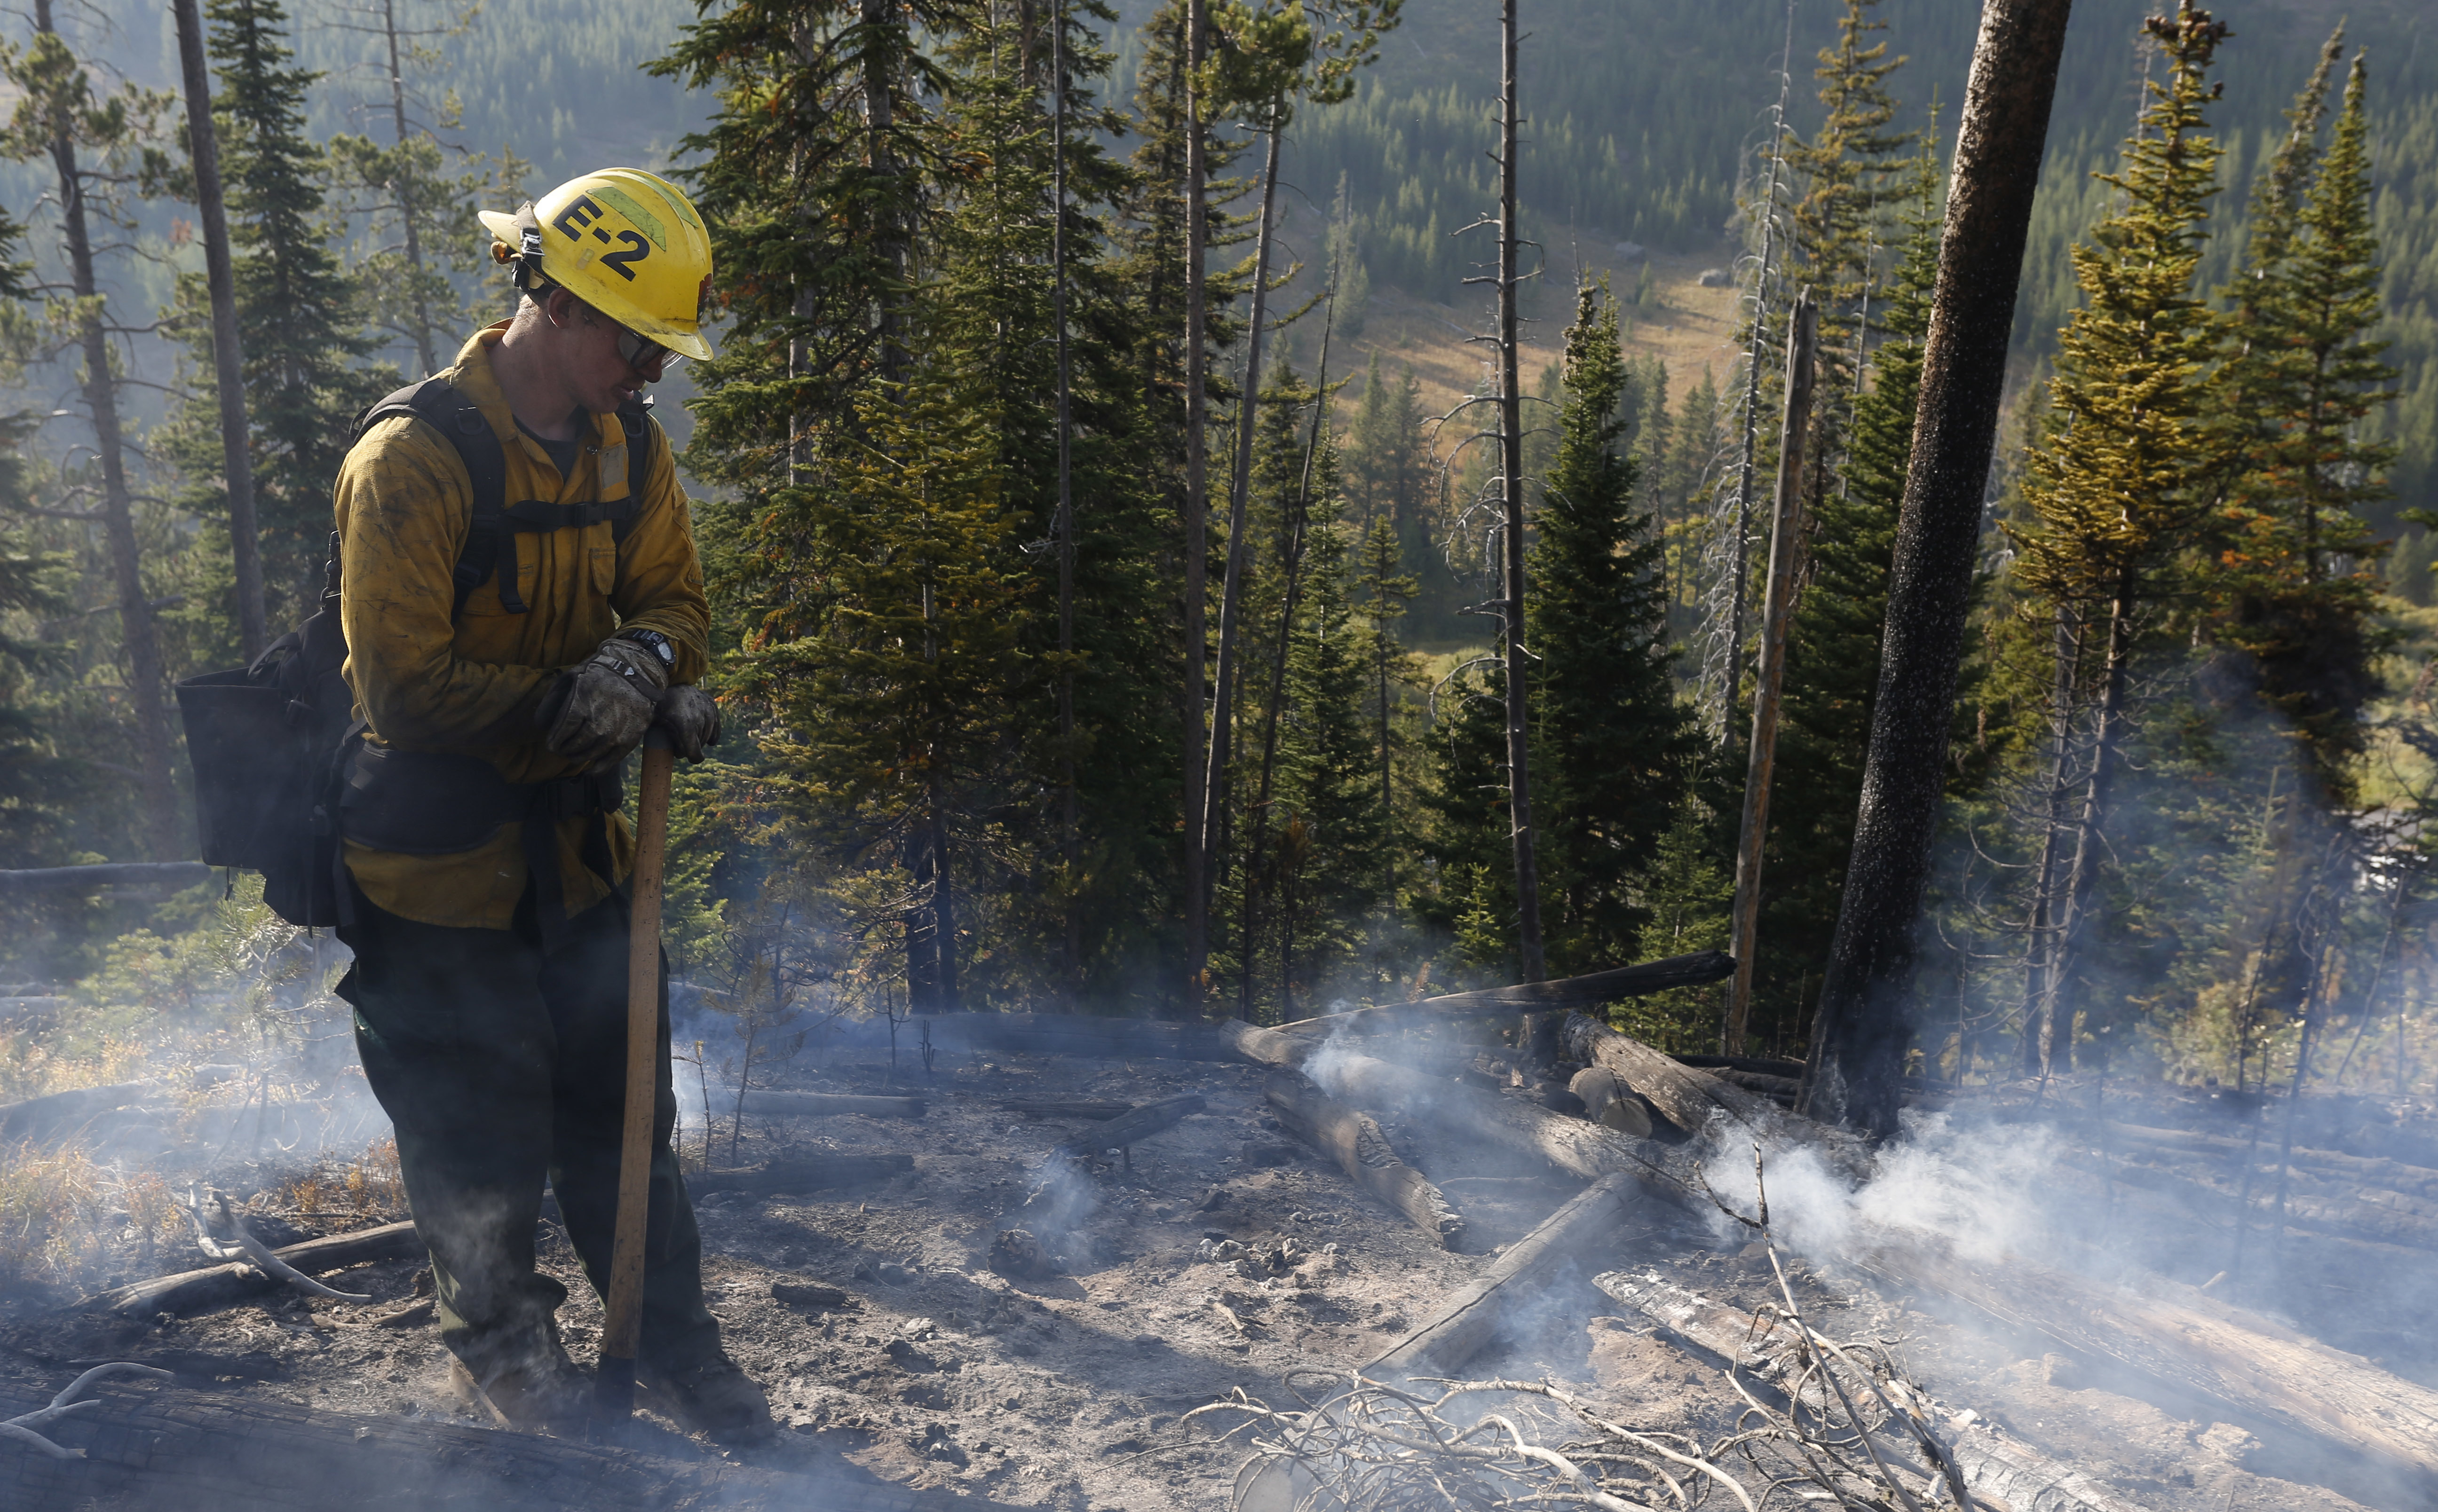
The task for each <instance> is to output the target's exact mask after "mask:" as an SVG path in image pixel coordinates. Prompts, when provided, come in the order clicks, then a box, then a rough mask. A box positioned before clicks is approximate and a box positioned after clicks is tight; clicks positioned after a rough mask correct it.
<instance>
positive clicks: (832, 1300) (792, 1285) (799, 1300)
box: [770, 1281, 855, 1308]
mask: <svg viewBox="0 0 2438 1512" xmlns="http://www.w3.org/2000/svg"><path fill="white" fill-rule="evenodd" d="M770 1300H771V1301H773V1302H783V1303H785V1304H786V1305H787V1306H788V1307H791V1308H849V1307H853V1306H855V1298H854V1297H852V1296H850V1295H848V1294H847V1293H846V1292H842V1291H840V1290H839V1289H838V1288H837V1287H834V1286H821V1285H820V1284H818V1283H815V1282H811V1281H773V1282H771V1283H770Z"/></svg>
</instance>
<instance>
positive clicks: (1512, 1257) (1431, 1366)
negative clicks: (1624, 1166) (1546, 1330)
mask: <svg viewBox="0 0 2438 1512" xmlns="http://www.w3.org/2000/svg"><path fill="white" fill-rule="evenodd" d="M1641 1195H1642V1194H1641V1190H1640V1188H1639V1187H1637V1186H1636V1184H1635V1182H1634V1178H1633V1177H1631V1176H1629V1175H1626V1174H1624V1173H1622V1172H1620V1173H1618V1174H1617V1175H1613V1176H1603V1177H1601V1178H1600V1179H1599V1181H1596V1182H1594V1183H1592V1185H1591V1186H1590V1187H1586V1188H1585V1189H1584V1190H1583V1191H1582V1193H1581V1195H1580V1196H1578V1197H1576V1198H1575V1199H1574V1200H1573V1201H1572V1202H1570V1203H1568V1204H1566V1205H1564V1207H1561V1208H1559V1209H1558V1210H1557V1211H1556V1212H1554V1213H1552V1214H1550V1215H1549V1216H1548V1217H1547V1218H1546V1219H1544V1220H1543V1221H1542V1222H1541V1224H1540V1226H1539V1227H1537V1228H1535V1229H1533V1230H1532V1232H1530V1233H1529V1234H1527V1235H1525V1236H1524V1237H1523V1238H1522V1239H1517V1240H1516V1241H1515V1242H1514V1243H1513V1244H1512V1245H1510V1246H1509V1247H1508V1250H1507V1253H1505V1254H1504V1255H1501V1256H1499V1257H1498V1258H1497V1259H1495V1260H1493V1261H1492V1262H1491V1264H1490V1265H1489V1266H1488V1267H1487V1268H1486V1269H1484V1270H1483V1271H1482V1273H1481V1274H1480V1275H1477V1276H1475V1278H1474V1279H1473V1280H1472V1282H1470V1283H1469V1284H1468V1285H1466V1286H1465V1287H1464V1288H1463V1289H1462V1290H1461V1291H1459V1292H1457V1293H1456V1295H1454V1296H1452V1297H1450V1298H1449V1299H1448V1300H1447V1302H1446V1303H1445V1304H1444V1305H1443V1306H1441V1307H1440V1310H1438V1311H1437V1312H1434V1313H1433V1314H1431V1316H1430V1317H1428V1318H1425V1319H1424V1320H1422V1323H1421V1324H1420V1325H1418V1326H1416V1327H1414V1328H1412V1329H1411V1330H1410V1331H1408V1332H1407V1333H1406V1334H1405V1337H1404V1338H1402V1339H1400V1340H1398V1341H1397V1342H1396V1343H1395V1344H1393V1345H1389V1346H1388V1347H1387V1349H1385V1350H1383V1351H1382V1352H1381V1353H1379V1354H1378V1355H1376V1356H1374V1357H1373V1358H1372V1359H1370V1360H1369V1361H1368V1362H1367V1363H1365V1364H1364V1366H1363V1374H1365V1375H1367V1376H1375V1377H1383V1376H1385V1377H1388V1378H1391V1379H1393V1378H1395V1377H1399V1376H1421V1375H1448V1374H1453V1373H1454V1372H1456V1371H1458V1370H1459V1369H1461V1368H1462V1367H1463V1365H1464V1363H1465V1362H1466V1361H1468V1360H1471V1359H1472V1358H1473V1357H1474V1356H1475V1355H1477V1354H1479V1353H1480V1352H1481V1351H1482V1350H1483V1349H1485V1348H1487V1347H1489V1345H1492V1344H1493V1343H1495V1342H1496V1341H1497V1338H1498V1336H1499V1333H1500V1331H1501V1329H1502V1327H1503V1325H1504V1323H1505V1321H1506V1315H1507V1310H1508V1308H1509V1307H1510V1305H1511V1304H1512V1303H1514V1302H1515V1301H1517V1300H1518V1299H1527V1300H1528V1299H1533V1298H1537V1297H1538V1296H1539V1295H1540V1294H1541V1292H1542V1291H1543V1290H1544V1289H1545V1288H1546V1287H1547V1285H1548V1284H1549V1283H1550V1282H1551V1281H1552V1280H1553V1279H1555V1278H1556V1276H1557V1275H1559V1273H1560V1272H1561V1271H1562V1270H1563V1269H1564V1267H1565V1266H1566V1265H1567V1263H1569V1262H1570V1261H1588V1262H1589V1263H1587V1264H1586V1265H1585V1269H1586V1270H1587V1271H1588V1270H1599V1269H1600V1268H1602V1262H1603V1261H1604V1260H1606V1259H1608V1258H1610V1257H1613V1256H1614V1255H1615V1252H1616V1250H1617V1247H1618V1245H1619V1244H1620V1243H1621V1242H1622V1240H1623V1239H1624V1226H1625V1221H1626V1216H1627V1214H1628V1212H1629V1211H1630V1210H1631V1209H1632V1208H1633V1207H1634V1204H1636V1203H1637V1202H1639V1201H1640V1200H1641Z"/></svg>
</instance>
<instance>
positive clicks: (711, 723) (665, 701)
mask: <svg viewBox="0 0 2438 1512" xmlns="http://www.w3.org/2000/svg"><path fill="white" fill-rule="evenodd" d="M653 723H654V724H656V725H658V726H660V727H661V729H662V730H667V731H668V735H669V744H670V745H671V746H673V747H676V748H677V753H678V754H679V755H680V756H682V757H684V758H685V759H686V760H688V761H690V762H698V761H700V760H702V752H703V747H706V746H716V745H718V744H719V705H718V704H717V703H715V702H714V701H713V699H712V696H711V694H707V693H705V692H703V691H702V690H701V689H700V688H698V687H696V686H695V685H694V684H692V683H681V684H680V685H679V686H677V687H675V688H671V689H670V690H669V691H668V692H667V693H665V694H662V695H661V712H660V717H659V718H658V719H655V720H654V721H653Z"/></svg>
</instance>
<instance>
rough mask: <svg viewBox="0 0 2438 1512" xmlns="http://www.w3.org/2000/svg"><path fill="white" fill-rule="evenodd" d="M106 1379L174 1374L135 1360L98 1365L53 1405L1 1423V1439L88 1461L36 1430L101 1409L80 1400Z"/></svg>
mask: <svg viewBox="0 0 2438 1512" xmlns="http://www.w3.org/2000/svg"><path fill="white" fill-rule="evenodd" d="M105 1376H151V1377H153V1378H155V1379H157V1380H169V1379H170V1372H168V1371H167V1370H156V1369H154V1368H153V1367H152V1366H150V1365H139V1364H137V1363H135V1362H133V1361H132V1360H114V1361H111V1362H110V1363H107V1364H99V1365H96V1366H94V1367H93V1368H92V1369H91V1370H88V1371H86V1372H85V1373H84V1374H83V1375H81V1376H79V1377H77V1379H76V1380H72V1381H69V1382H68V1383H67V1385H66V1386H65V1387H63V1388H62V1390H61V1392H60V1394H59V1395H58V1396H56V1397H53V1398H51V1402H50V1405H49V1406H47V1407H38V1408H36V1409H35V1410H34V1411H32V1412H30V1413H20V1414H18V1415H16V1416H14V1417H11V1418H9V1419H8V1420H7V1421H6V1422H0V1439H9V1440H13V1441H15V1442H17V1443H20V1444H23V1445H25V1446H26V1448H27V1449H31V1450H38V1451H40V1452H42V1453H44V1454H47V1455H49V1456H50V1457H51V1458H53V1459H56V1460H80V1459H82V1458H84V1450H80V1449H62V1448H61V1447H60V1446H59V1445H57V1444H54V1443H52V1442H51V1441H50V1440H49V1439H47V1438H44V1436H43V1435H42V1434H40V1433H35V1432H34V1430H35V1429H37V1428H41V1427H44V1426H45V1425H46V1424H49V1423H53V1422H56V1421H58V1420H59V1419H60V1418H62V1417H65V1416H66V1415H69V1414H70V1413H73V1412H79V1411H81V1410H82V1409H84V1408H87V1407H98V1406H100V1405H101V1403H100V1402H98V1401H79V1400H78V1399H77V1398H79V1397H81V1396H83V1395H84V1390H85V1388H86V1387H87V1386H90V1385H92V1384H93V1383H94V1382H95V1381H97V1380H101V1379H102V1378H103V1377H105Z"/></svg>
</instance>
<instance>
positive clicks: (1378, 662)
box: [1354, 519, 1421, 903]
mask: <svg viewBox="0 0 2438 1512" xmlns="http://www.w3.org/2000/svg"><path fill="white" fill-rule="evenodd" d="M1404 565H1405V558H1404V555H1403V554H1402V553H1400V552H1399V551H1398V549H1397V528H1396V525H1395V524H1394V523H1393V522H1392V521H1390V520H1387V519H1374V520H1372V522H1371V528H1370V530H1369V532H1367V533H1366V534H1365V535H1364V536H1363V540H1362V546H1361V548H1360V551H1359V553H1358V554H1357V555H1356V558H1355V577H1354V586H1355V588H1356V589H1358V590H1360V591H1361V593H1362V595H1363V616H1364V618H1365V619H1366V620H1368V621H1369V622H1370V642H1371V648H1370V663H1371V691H1370V698H1371V718H1372V722H1373V723H1372V730H1373V736H1374V744H1375V745H1376V747H1377V749H1378V762H1379V767H1378V770H1379V778H1380V788H1379V800H1380V801H1379V809H1380V870H1381V876H1380V893H1381V896H1383V897H1384V898H1387V899H1388V900H1389V901H1390V902H1392V903H1393V902H1394V901H1395V900H1396V897H1397V856H1398V847H1399V846H1400V845H1401V844H1402V843H1403V842H1402V841H1401V840H1400V838H1399V827H1398V823H1397V818H1398V802H1397V784H1396V769H1397V762H1398V758H1399V757H1400V756H1401V755H1403V754H1404V751H1403V748H1402V739H1401V737H1402V731H1401V730H1400V729H1399V721H1398V719H1397V711H1398V704H1399V702H1400V700H1401V699H1402V698H1403V696H1404V692H1405V685H1406V684H1407V683H1408V682H1409V681H1411V680H1412V678H1413V676H1414V658H1413V655H1412V654H1411V653H1410V652H1408V651H1406V650H1405V647H1404V646H1403V645H1401V644H1399V643H1398V641H1397V629H1396V626H1397V622H1398V621H1399V620H1402V619H1404V618H1405V610H1406V606H1407V605H1409V604H1410V603H1412V602H1413V599H1414V596H1415V595H1416V594H1417V593H1419V592H1420V591H1421V588H1420V586H1419V585H1418V584H1417V583H1416V582H1415V580H1414V578H1413V577H1412V575H1410V574H1409V573H1406V572H1404V571H1400V569H1401V568H1403V567H1404Z"/></svg>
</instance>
